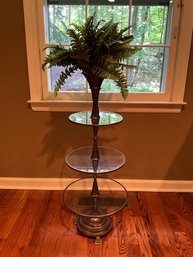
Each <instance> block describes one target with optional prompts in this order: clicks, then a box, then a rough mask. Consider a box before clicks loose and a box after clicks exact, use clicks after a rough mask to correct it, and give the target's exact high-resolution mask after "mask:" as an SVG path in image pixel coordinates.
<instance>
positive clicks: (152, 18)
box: [131, 5, 171, 44]
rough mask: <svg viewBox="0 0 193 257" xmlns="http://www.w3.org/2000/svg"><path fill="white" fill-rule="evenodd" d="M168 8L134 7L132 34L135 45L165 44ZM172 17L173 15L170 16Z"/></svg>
mask: <svg viewBox="0 0 193 257" xmlns="http://www.w3.org/2000/svg"><path fill="white" fill-rule="evenodd" d="M168 14H169V12H168V6H137V5H136V6H133V7H132V14H131V25H132V27H131V34H132V35H134V38H135V39H134V41H133V42H132V43H133V44H165V43H166V38H167V31H168V30H167V24H168V23H169V19H170V18H171V17H168ZM170 16H171V15H170Z"/></svg>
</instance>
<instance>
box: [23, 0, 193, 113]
mask: <svg viewBox="0 0 193 257" xmlns="http://www.w3.org/2000/svg"><path fill="white" fill-rule="evenodd" d="M174 2H175V7H174V8H182V12H181V14H180V15H181V22H180V24H174V26H173V30H172V32H171V35H172V38H171V40H173V42H171V44H177V49H181V51H179V50H177V51H176V52H174V53H172V62H173V65H174V67H175V68H174V72H175V74H174V77H173V78H172V76H169V78H168V79H169V80H170V82H169V85H170V86H169V87H168V88H167V90H166V92H164V93H162V92H160V93H129V96H128V99H127V101H124V100H122V99H121V98H119V99H118V100H116V101H114V100H111V101H105V100H102V101H100V102H99V105H100V108H101V109H105V110H107V111H108V110H111V111H117V112H171V113H176V112H180V111H181V108H182V106H183V105H184V104H185V102H184V100H183V98H184V91H185V85H186V75H187V68H188V60H189V53H190V45H191V37H192V28H193V21H192V10H193V1H188V0H183V1H182V0H174ZM39 6H44V0H34V1H31V0H23V7H24V21H25V33H26V48H27V61H28V74H29V86H30V98H31V99H30V100H29V101H28V102H29V103H30V104H31V107H32V109H33V110H34V111H81V110H85V109H89V108H90V106H91V104H92V101H91V98H90V99H88V100H82V101H80V100H70V99H68V98H67V100H61V96H60V94H59V95H58V96H57V98H54V96H53V95H48V96H47V97H46V98H45V99H44V98H43V95H44V92H43V86H42V85H45V84H46V83H47V76H46V75H45V72H43V71H42V69H41V64H42V62H43V60H44V57H45V56H44V54H42V49H43V48H44V46H45V42H44V40H43V37H42V33H44V18H43V16H44V14H45V6H44V8H43V10H42V9H41V8H39ZM40 28H41V29H40ZM179 32H180V33H179ZM177 39H178V40H177ZM182 46H183V47H182ZM182 50H183V51H182ZM175 56H176V59H175V63H174V58H175ZM170 67H171V65H170ZM181 67H184V69H181ZM168 74H172V72H171V71H170V70H169V71H168ZM65 94H66V93H65ZM50 97H51V98H50ZM110 97H111V96H110V94H109V98H110Z"/></svg>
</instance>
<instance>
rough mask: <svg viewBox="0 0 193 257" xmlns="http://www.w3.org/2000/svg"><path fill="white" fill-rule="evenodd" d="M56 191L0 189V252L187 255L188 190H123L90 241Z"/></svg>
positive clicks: (73, 256)
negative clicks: (125, 202) (118, 207)
mask: <svg viewBox="0 0 193 257" xmlns="http://www.w3.org/2000/svg"><path fill="white" fill-rule="evenodd" d="M61 196H62V192H61V191H18V190H16V191H15V190H0V257H67V256H68V257H120V256H121V257H174V256H175V257H181V256H182V257H193V194H191V193H141V192H140V193H139V192H137V193H136V192H128V197H129V204H130V206H129V208H125V209H124V210H123V211H122V213H119V214H117V215H115V216H114V217H113V221H114V229H113V231H112V232H110V233H109V234H108V235H106V236H105V237H104V238H103V240H104V242H103V244H102V245H99V246H96V245H95V244H94V243H93V239H88V238H86V237H84V236H81V235H79V234H78V233H77V230H76V225H75V224H74V222H73V221H74V218H75V216H74V215H72V214H71V213H70V212H68V211H66V210H64V209H63V208H61Z"/></svg>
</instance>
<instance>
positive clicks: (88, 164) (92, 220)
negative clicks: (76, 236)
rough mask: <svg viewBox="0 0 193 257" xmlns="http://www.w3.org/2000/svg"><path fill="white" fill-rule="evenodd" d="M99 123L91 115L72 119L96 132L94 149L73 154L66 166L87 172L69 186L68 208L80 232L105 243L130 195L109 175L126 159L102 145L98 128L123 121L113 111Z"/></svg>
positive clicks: (66, 192)
mask: <svg viewBox="0 0 193 257" xmlns="http://www.w3.org/2000/svg"><path fill="white" fill-rule="evenodd" d="M99 115H100V118H99V119H98V120H95V121H93V120H91V112H90V111H85V112H77V113H73V114H71V115H70V116H69V120H70V121H71V122H73V123H75V124H79V125H84V126H90V127H92V130H93V144H92V146H84V147H81V148H78V149H76V150H74V151H72V152H71V153H70V154H68V155H67V157H66V163H67V164H68V166H69V167H70V168H72V169H73V170H76V171H79V172H81V173H84V174H85V175H86V176H85V177H84V178H81V179H78V180H76V181H74V182H72V183H71V184H69V185H68V186H67V187H66V189H65V190H64V194H63V202H64V205H65V206H66V207H67V208H68V209H69V210H70V211H72V212H73V213H75V214H76V216H77V219H76V224H77V229H78V231H80V232H81V233H82V234H83V235H86V236H88V237H93V238H95V243H96V244H100V243H101V242H102V239H101V237H102V236H104V235H106V234H107V233H108V232H110V231H111V230H112V228H113V222H112V215H113V214H115V213H117V212H119V211H121V210H122V209H123V208H124V207H125V205H126V204H127V192H126V189H125V188H124V186H123V185H121V184H120V183H119V182H117V181H116V180H114V179H110V178H106V177H105V174H107V173H109V172H113V171H115V170H118V169H119V168H121V167H122V166H123V165H124V163H125V156H124V155H123V154H122V153H121V152H120V151H118V150H116V149H113V148H108V147H105V146H98V138H97V135H98V129H99V127H100V126H110V125H115V124H118V123H120V122H121V121H122V120H123V118H122V116H121V115H120V114H117V113H113V112H100V113H99Z"/></svg>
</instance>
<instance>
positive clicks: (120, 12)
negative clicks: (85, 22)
mask: <svg viewBox="0 0 193 257" xmlns="http://www.w3.org/2000/svg"><path fill="white" fill-rule="evenodd" d="M94 3H95V1H94V0H92V1H90V4H89V6H88V13H89V16H90V15H93V14H94V13H95V17H96V20H104V21H108V20H113V22H115V23H116V22H117V23H119V29H123V28H125V27H128V25H129V6H128V5H127V6H126V5H125V6H124V5H122V6H118V5H113V4H111V5H95V4H94Z"/></svg>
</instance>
